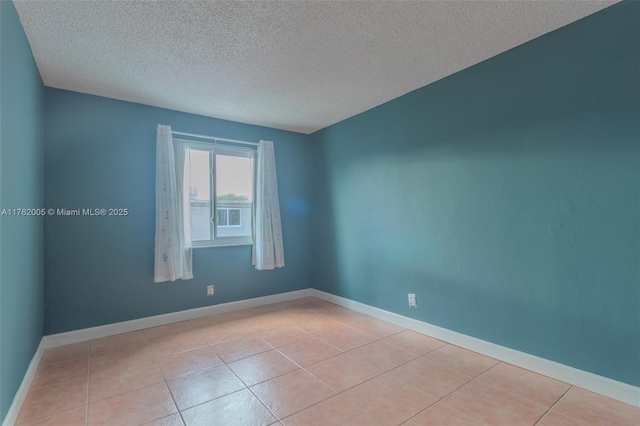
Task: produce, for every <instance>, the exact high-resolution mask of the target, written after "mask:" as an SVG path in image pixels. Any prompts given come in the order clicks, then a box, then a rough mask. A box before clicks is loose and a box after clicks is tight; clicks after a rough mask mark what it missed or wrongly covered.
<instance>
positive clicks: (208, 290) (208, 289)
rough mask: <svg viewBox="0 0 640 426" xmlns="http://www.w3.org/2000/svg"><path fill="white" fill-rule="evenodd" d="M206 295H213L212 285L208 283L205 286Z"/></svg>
mask: <svg viewBox="0 0 640 426" xmlns="http://www.w3.org/2000/svg"><path fill="white" fill-rule="evenodd" d="M207 296H213V286H212V285H208V286H207Z"/></svg>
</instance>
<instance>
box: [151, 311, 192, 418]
mask: <svg viewBox="0 0 640 426" xmlns="http://www.w3.org/2000/svg"><path fill="white" fill-rule="evenodd" d="M189 326H191V324H189ZM149 328H153V327H149ZM149 328H145V329H142V330H141V331H142V335H143V336H144V341H145V342H146V343H147V346H149V350H150V351H151V356H153V360H154V361H155V363H156V368H157V369H158V370H160V375H161V376H162V380H163V382H162V383H164V386H165V387H166V388H167V392H169V396H170V397H171V401H173V405H174V406H175V407H176V411H177V412H178V416H180V420H181V421H182V424H184V425H186V424H187V423H186V422H185V421H184V417H182V412H181V411H180V408H178V403H177V402H176V399H175V397H174V396H173V392H171V388H170V387H169V383H168V381H167V377H166V376H165V375H164V371H162V368H160V363H159V362H158V356H157V355H156V352H155V351H154V350H153V347H152V346H151V343H150V342H149V339H148V338H147V334H146V333H145V332H144V330H148V329H149ZM179 334H183V333H179ZM165 337H166V336H165ZM154 385H155V384H152V385H149V386H154ZM149 386H147V387H149ZM142 389H144V388H142ZM170 415H171V414H169V416H170ZM169 416H164V417H169ZM164 417H160V419H162V418H164ZM160 419H153V420H151V421H152V422H153V421H155V420H160ZM147 423H149V422H147Z"/></svg>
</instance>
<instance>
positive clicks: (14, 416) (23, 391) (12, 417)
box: [2, 340, 45, 426]
mask: <svg viewBox="0 0 640 426" xmlns="http://www.w3.org/2000/svg"><path fill="white" fill-rule="evenodd" d="M44 349H45V348H44V344H43V341H42V340H40V344H39V345H38V349H36V353H35V354H33V358H31V362H30V363H29V367H28V368H27V372H26V373H24V378H23V379H22V383H21V384H20V387H19V388H18V391H17V392H16V394H15V396H14V397H13V402H11V405H10V406H9V411H7V415H6V416H5V418H4V420H3V421H2V426H12V425H14V424H15V423H16V420H18V414H20V409H21V408H22V403H23V402H24V400H25V398H26V397H27V392H28V391H29V387H30V386H31V382H32V381H33V378H34V376H35V375H36V370H37V369H38V364H40V358H42V353H43V352H44Z"/></svg>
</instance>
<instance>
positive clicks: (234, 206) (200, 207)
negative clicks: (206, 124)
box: [188, 142, 256, 247]
mask: <svg viewBox="0 0 640 426" xmlns="http://www.w3.org/2000/svg"><path fill="white" fill-rule="evenodd" d="M255 155H256V151H255V150H254V149H251V148H245V147H235V146H227V145H220V144H208V143H201V142H189V156H188V162H189V164H188V166H189V199H190V208H191V241H192V244H193V246H194V247H210V246H225V245H244V244H253V199H254V196H253V193H254V185H253V176H254V169H253V168H254V164H255Z"/></svg>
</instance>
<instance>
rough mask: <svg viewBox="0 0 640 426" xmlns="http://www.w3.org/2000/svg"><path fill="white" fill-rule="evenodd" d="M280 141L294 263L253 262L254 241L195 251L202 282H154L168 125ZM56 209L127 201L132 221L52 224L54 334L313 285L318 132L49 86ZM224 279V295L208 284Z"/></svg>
mask: <svg viewBox="0 0 640 426" xmlns="http://www.w3.org/2000/svg"><path fill="white" fill-rule="evenodd" d="M158 123H161V124H168V125H171V126H172V128H173V129H174V130H179V131H184V132H190V133H199V134H207V135H215V136H220V137H228V138H233V139H242V140H249V141H258V140H260V139H268V140H273V141H274V146H275V151H276V164H277V172H278V184H279V193H280V204H281V209H282V213H281V215H282V226H283V234H284V250H285V264H286V266H285V267H284V268H282V269H277V270H274V271H256V270H255V269H254V268H253V266H251V247H250V246H240V247H218V248H204V249H196V250H194V255H193V275H194V278H193V279H192V280H185V281H181V280H179V281H176V282H168V283H154V282H153V259H154V239H155V236H154V234H155V143H156V125H157V124H158ZM45 134H46V137H45V167H44V170H45V172H44V173H45V182H46V183H45V204H46V206H47V207H53V208H69V209H77V208H127V209H129V212H130V214H129V216H127V217H47V218H46V219H45V279H46V283H47V285H46V293H45V300H46V322H45V331H46V334H51V333H59V332H64V331H68V330H75V329H80V328H86V327H92V326H97V325H102V324H110V323H114V322H118V321H125V320H131V319H135V318H142V317H147V316H150V315H158V314H164V313H167V312H175V311H180V310H184V309H190V308H196V307H201V306H206V305H212V304H218V303H224V302H230V301H236V300H241V299H248V298H252V297H258V296H265V295H270V294H275V293H281V292H286V291H292V290H298V289H303V288H308V287H310V285H311V278H310V270H311V268H310V245H309V241H310V230H311V224H310V211H309V201H308V199H307V197H308V196H309V194H310V193H311V177H312V176H311V172H310V170H311V169H310V164H313V159H312V157H311V153H312V150H311V145H310V143H309V137H308V136H307V135H303V134H299V133H292V132H286V131H280V130H274V129H269V128H266V127H258V126H250V125H246V124H239V123H233V122H228V121H223V120H217V119H213V118H206V117H201V116H196V115H191V114H185V113H179V112H175V111H170V110H165V109H160V108H154V107H150V106H145V105H140V104H134V103H129V102H123V101H117V100H113V99H107V98H101V97H97V96H91V95H84V94H79V93H75V92H69V91H64V90H58V89H52V88H46V89H45ZM209 284H214V285H215V296H213V297H207V296H206V286H207V285H209Z"/></svg>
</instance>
